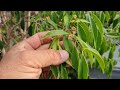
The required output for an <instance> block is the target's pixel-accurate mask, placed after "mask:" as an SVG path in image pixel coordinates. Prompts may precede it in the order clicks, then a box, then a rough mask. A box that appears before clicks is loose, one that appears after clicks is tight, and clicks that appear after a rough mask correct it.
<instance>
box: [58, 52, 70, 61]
mask: <svg viewBox="0 0 120 90" xmlns="http://www.w3.org/2000/svg"><path fill="white" fill-rule="evenodd" d="M59 52H60V55H61V60H62V61H66V60H67V59H68V57H69V54H68V52H67V51H65V50H60V51H59Z"/></svg>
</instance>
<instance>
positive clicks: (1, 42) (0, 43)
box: [0, 41, 5, 50]
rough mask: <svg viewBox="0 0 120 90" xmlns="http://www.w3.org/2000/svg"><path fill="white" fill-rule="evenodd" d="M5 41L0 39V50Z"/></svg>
mask: <svg viewBox="0 0 120 90" xmlns="http://www.w3.org/2000/svg"><path fill="white" fill-rule="evenodd" d="M4 45H5V43H4V42H3V41H0V49H1V50H2V49H3V47H4Z"/></svg>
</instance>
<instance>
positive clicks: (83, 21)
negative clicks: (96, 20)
mask: <svg viewBox="0 0 120 90" xmlns="http://www.w3.org/2000/svg"><path fill="white" fill-rule="evenodd" d="M76 22H82V23H90V22H88V21H87V20H85V19H77V20H76Z"/></svg>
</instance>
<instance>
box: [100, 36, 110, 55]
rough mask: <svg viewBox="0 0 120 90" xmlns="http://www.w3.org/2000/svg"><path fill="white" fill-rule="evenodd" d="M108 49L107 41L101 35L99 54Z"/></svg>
mask: <svg viewBox="0 0 120 90" xmlns="http://www.w3.org/2000/svg"><path fill="white" fill-rule="evenodd" d="M107 50H108V46H107V42H106V38H105V36H104V37H103V42H102V44H101V47H100V54H101V55H103V53H104V52H106V51H107Z"/></svg>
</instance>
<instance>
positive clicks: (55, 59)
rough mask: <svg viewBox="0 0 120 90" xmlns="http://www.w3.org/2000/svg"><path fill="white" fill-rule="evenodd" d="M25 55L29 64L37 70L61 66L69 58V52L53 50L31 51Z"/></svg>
mask: <svg viewBox="0 0 120 90" xmlns="http://www.w3.org/2000/svg"><path fill="white" fill-rule="evenodd" d="M24 55H25V56H27V59H28V62H29V64H31V65H32V66H34V67H36V68H44V67H47V66H50V65H59V64H61V63H63V62H65V61H66V60H67V59H68V57H69V54H68V52H67V51H65V50H58V51H56V50H53V49H47V50H36V51H29V53H26V54H24ZM33 64H34V65H33Z"/></svg>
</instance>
